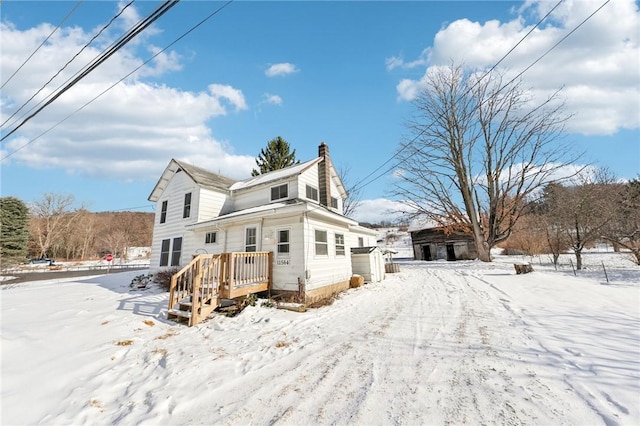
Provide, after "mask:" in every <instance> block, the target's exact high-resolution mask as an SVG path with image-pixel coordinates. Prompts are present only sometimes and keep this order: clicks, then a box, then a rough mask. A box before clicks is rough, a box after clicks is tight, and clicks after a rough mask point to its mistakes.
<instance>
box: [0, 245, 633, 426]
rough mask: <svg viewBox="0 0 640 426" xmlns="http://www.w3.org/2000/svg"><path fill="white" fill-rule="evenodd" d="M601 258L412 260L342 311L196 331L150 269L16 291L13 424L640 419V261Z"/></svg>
mask: <svg viewBox="0 0 640 426" xmlns="http://www.w3.org/2000/svg"><path fill="white" fill-rule="evenodd" d="M586 257H587V258H588V259H585V261H586V263H587V265H594V266H593V267H591V266H590V267H589V268H588V269H587V271H582V272H579V273H578V276H577V277H574V275H573V272H572V270H571V269H570V268H563V269H561V270H559V271H555V270H554V268H553V266H551V265H540V262H543V259H538V263H536V260H535V259H534V262H533V265H534V268H535V271H534V272H533V273H531V274H526V275H515V272H514V268H513V265H512V263H513V262H514V258H506V257H498V258H497V259H496V261H495V262H494V263H491V264H484V263H480V262H450V263H447V262H415V261H401V262H400V263H401V266H400V268H401V270H400V273H397V274H388V275H387V279H386V280H385V281H383V282H381V283H375V284H367V285H365V286H363V287H360V288H356V289H351V290H349V291H347V292H345V293H343V294H342V295H341V296H340V297H339V298H338V299H337V300H336V301H335V302H334V303H333V304H332V305H330V306H325V307H322V308H318V309H310V310H308V311H307V312H305V313H296V312H290V311H286V310H276V309H273V308H267V307H262V306H260V302H259V303H258V305H257V306H255V307H248V308H247V309H245V310H244V311H243V312H242V313H241V314H240V315H238V316H237V317H234V318H227V317H223V316H221V315H216V316H214V317H213V318H211V319H210V320H208V321H206V322H204V323H202V324H200V325H198V326H196V327H192V328H188V327H186V326H183V325H177V324H175V323H173V322H169V321H167V320H166V303H167V294H166V293H163V292H160V291H158V290H156V289H151V290H149V289H147V290H134V291H131V288H130V286H129V284H130V282H131V280H132V278H133V277H134V276H135V275H137V274H139V273H140V272H125V273H118V274H111V275H99V276H94V277H85V278H82V279H78V278H74V279H69V280H52V281H39V282H31V283H24V284H20V285H11V284H8V285H3V286H1V287H0V289H1V290H0V297H1V302H2V324H1V343H2V372H1V373H2V374H1V376H0V377H1V380H2V384H1V388H2V389H1V390H2V393H1V400H2V406H1V407H2V414H1V418H0V419H1V422H0V423H2V424H3V425H23V424H47V425H49V424H55V425H70V424H100V425H102V424H149V425H160V424H162V425H170V424H175V425H182V424H272V423H280V424H292V425H294V424H295V425H299V424H366V425H369V424H509V425H515V424H532V425H547V424H576V425H577V424H580V425H586V424H588V425H598V424H603V425H637V424H640V403H639V400H640V399H639V398H640V312H639V311H640V268H638V267H637V266H634V265H633V264H632V262H631V261H629V260H627V259H626V258H625V256H624V255H619V254H610V253H606V254H589V255H587V256H586ZM515 260H521V259H518V258H516V259H515ZM602 261H604V262H605V265H607V266H606V268H607V272H608V274H609V281H610V282H609V283H607V282H606V280H605V277H604V274H603V271H602V268H601V264H602ZM597 265H600V269H598V268H597Z"/></svg>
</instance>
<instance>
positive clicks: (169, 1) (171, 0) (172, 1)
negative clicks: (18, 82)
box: [0, 0, 180, 141]
mask: <svg viewBox="0 0 640 426" xmlns="http://www.w3.org/2000/svg"><path fill="white" fill-rule="evenodd" d="M179 1H180V0H166V1H165V2H164V3H163V4H162V5H160V6H159V7H158V8H157V9H156V10H154V11H153V12H152V13H151V15H149V16H148V17H147V18H145V19H144V20H143V21H141V22H140V23H138V24H137V25H136V27H134V28H133V29H131V30H130V31H129V32H128V33H127V34H125V35H124V36H123V37H122V38H121V39H120V40H119V41H118V42H116V43H115V45H114V46H113V47H111V48H110V49H108V50H106V51H105V52H103V54H102V55H100V57H99V58H98V59H97V60H95V61H94V62H92V63H91V64H90V65H89V66H88V67H86V69H85V70H84V71H82V72H81V73H80V75H78V76H77V77H76V78H74V79H73V80H72V81H71V82H70V83H68V84H67V85H65V86H64V87H63V88H62V89H60V90H59V91H58V92H57V93H56V94H55V95H54V96H53V97H51V99H49V100H48V101H47V102H45V103H44V105H42V106H41V107H40V108H38V109H37V110H36V111H35V112H34V113H32V114H31V115H29V116H28V117H27V118H25V119H24V120H23V121H22V122H21V123H20V124H19V125H17V126H16V127H15V128H14V129H13V130H11V131H10V132H9V133H7V134H6V135H4V136H3V137H2V138H1V139H0V141H4V140H5V139H7V138H8V137H9V136H11V135H12V134H13V133H15V132H16V131H17V130H18V129H19V128H20V127H22V126H23V125H24V124H25V123H27V121H29V120H30V119H32V118H33V117H35V116H36V115H37V114H38V113H39V112H40V111H42V110H43V109H44V108H46V107H47V106H48V105H50V104H51V103H52V102H53V101H55V100H56V99H57V98H59V97H60V96H61V95H62V94H63V93H64V92H66V91H67V90H69V89H70V88H71V87H73V86H74V85H75V84H76V83H78V81H80V80H81V79H83V78H84V77H86V76H87V75H88V74H89V73H91V72H92V71H93V70H95V69H96V68H97V67H98V66H100V65H101V64H102V63H104V62H105V61H106V60H107V59H109V58H110V57H111V56H112V55H113V54H115V53H116V52H117V51H118V50H120V49H121V48H122V47H124V46H125V45H126V44H127V43H129V42H130V41H131V40H132V39H133V38H134V37H136V36H137V35H138V34H140V33H141V32H142V31H144V30H145V29H146V28H147V27H148V26H149V25H151V24H152V23H153V22H155V21H156V20H157V19H158V18H160V17H161V16H162V15H164V14H165V13H166V12H167V11H168V10H169V9H171V8H172V7H173V6H175V5H176V4H178V2H179Z"/></svg>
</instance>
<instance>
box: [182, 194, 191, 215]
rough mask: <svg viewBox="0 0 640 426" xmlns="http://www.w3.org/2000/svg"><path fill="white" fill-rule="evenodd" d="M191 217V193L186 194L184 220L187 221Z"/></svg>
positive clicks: (183, 211)
mask: <svg viewBox="0 0 640 426" xmlns="http://www.w3.org/2000/svg"><path fill="white" fill-rule="evenodd" d="M190 216H191V193H190V192H188V193H186V194H184V209H183V210H182V218H183V219H186V218H188V217H190Z"/></svg>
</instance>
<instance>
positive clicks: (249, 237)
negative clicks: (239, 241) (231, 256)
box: [244, 228, 258, 252]
mask: <svg viewBox="0 0 640 426" xmlns="http://www.w3.org/2000/svg"><path fill="white" fill-rule="evenodd" d="M244 251H246V252H255V251H258V230H257V229H256V228H247V229H246V231H245V238H244Z"/></svg>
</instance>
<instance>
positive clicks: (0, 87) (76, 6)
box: [0, 0, 83, 126]
mask: <svg viewBox="0 0 640 426" xmlns="http://www.w3.org/2000/svg"><path fill="white" fill-rule="evenodd" d="M82 1H83V0H78V2H77V3H76V5H75V6H73V8H72V9H71V10H70V11H69V13H67V16H65V17H64V18H63V19H62V21H60V23H59V24H58V26H57V27H55V28H54V29H53V31H51V33H50V34H49V35H48V36H47V38H45V39H44V40H43V41H42V43H40V46H38V47H37V48H36V50H34V51H33V53H31V55H29V57H28V58H27V59H25V61H24V62H23V63H22V65H20V66H19V67H18V69H17V70H15V71H14V72H13V74H11V76H10V77H9V78H8V79H7V81H5V82H4V83H2V86H0V90H2V89H4V86H6V85H7V83H8V82H10V81H11V79H12V78H13V77H14V76H15V75H16V74H17V73H18V71H20V70H21V69H22V67H24V66H25V65H26V64H27V62H29V60H30V59H31V58H32V57H33V55H35V54H36V52H38V50H40V48H41V47H42V46H44V44H45V43H46V42H47V41H48V40H49V39H50V38H51V36H52V35H53V34H54V33H55V32H56V31H58V29H59V28H60V27H61V26H62V24H64V23H65V22H66V20H67V19H69V17H70V16H71V15H73V12H75V10H76V9H77V8H78V6H80V4H81V3H82ZM2 125H3V126H4V123H3V124H2Z"/></svg>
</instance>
